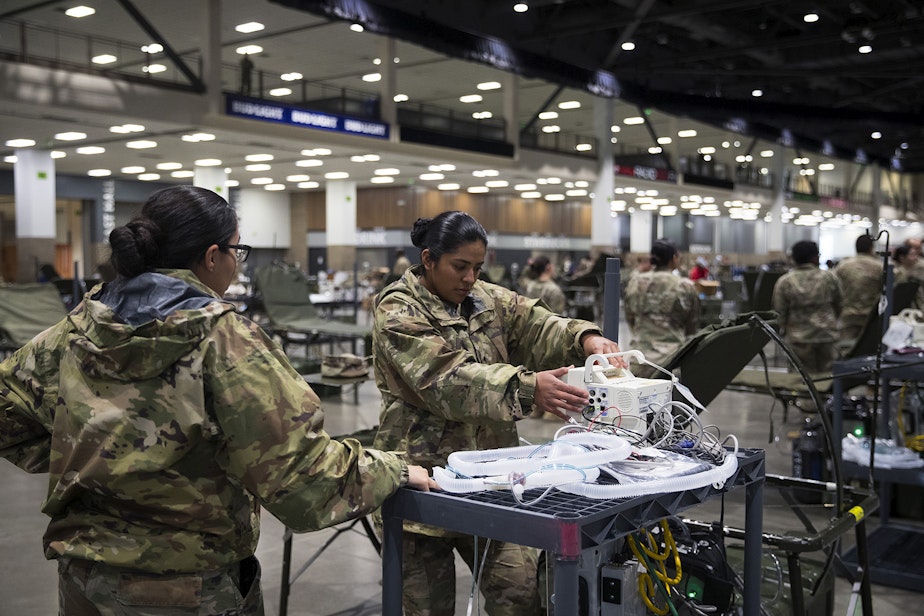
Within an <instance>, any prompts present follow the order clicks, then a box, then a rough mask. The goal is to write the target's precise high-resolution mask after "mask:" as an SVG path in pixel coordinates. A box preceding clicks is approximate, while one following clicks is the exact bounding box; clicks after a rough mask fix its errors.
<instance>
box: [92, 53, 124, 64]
mask: <svg viewBox="0 0 924 616" xmlns="http://www.w3.org/2000/svg"><path fill="white" fill-rule="evenodd" d="M116 60H118V58H117V57H115V56H114V55H112V54H111V53H101V54H100V55H98V56H93V64H112V63H113V62H115V61H116Z"/></svg>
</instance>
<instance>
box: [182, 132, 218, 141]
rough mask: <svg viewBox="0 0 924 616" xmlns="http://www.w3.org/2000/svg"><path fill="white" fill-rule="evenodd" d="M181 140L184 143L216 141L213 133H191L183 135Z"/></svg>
mask: <svg viewBox="0 0 924 616" xmlns="http://www.w3.org/2000/svg"><path fill="white" fill-rule="evenodd" d="M180 138H181V139H182V140H183V141H188V142H190V143H198V142H200V141H214V140H215V135H213V134H212V133H190V134H188V135H183V136H182V137H180Z"/></svg>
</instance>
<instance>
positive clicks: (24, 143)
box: [6, 139, 35, 148]
mask: <svg viewBox="0 0 924 616" xmlns="http://www.w3.org/2000/svg"><path fill="white" fill-rule="evenodd" d="M6 145H7V147H10V148H31V147H32V146H34V145H35V140H34V139H10V140H8V141H7V142H6Z"/></svg>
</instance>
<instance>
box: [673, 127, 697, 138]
mask: <svg viewBox="0 0 924 616" xmlns="http://www.w3.org/2000/svg"><path fill="white" fill-rule="evenodd" d="M677 136H678V137H684V138H687V137H695V136H696V131H695V130H693V129H692V128H688V129H686V130H679V131H677Z"/></svg>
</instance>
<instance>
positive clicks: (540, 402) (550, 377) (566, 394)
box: [533, 366, 587, 421]
mask: <svg viewBox="0 0 924 616" xmlns="http://www.w3.org/2000/svg"><path fill="white" fill-rule="evenodd" d="M569 368H570V366H566V367H564V368H557V369H555V370H546V371H544V372H537V373H536V393H535V395H534V397H533V404H534V405H535V406H536V415H537V416H540V417H541V413H543V412H545V413H552V414H553V415H557V416H558V417H561V418H562V419H564V420H566V421H567V420H568V419H570V418H571V416H570V415H568V413H580V412H581V411H583V410H584V407H586V406H587V390H586V389H584V388H583V387H576V386H574V385H568V384H567V383H565V382H564V381H562V380H561V379H560V378H559V377H562V376H564V375H565V374H566V373H567V372H568V369H569Z"/></svg>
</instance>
